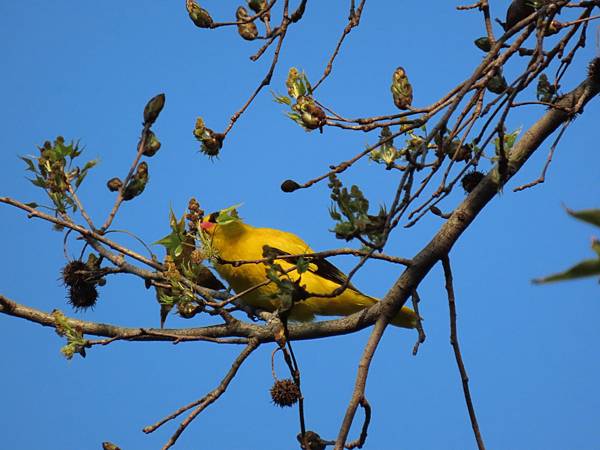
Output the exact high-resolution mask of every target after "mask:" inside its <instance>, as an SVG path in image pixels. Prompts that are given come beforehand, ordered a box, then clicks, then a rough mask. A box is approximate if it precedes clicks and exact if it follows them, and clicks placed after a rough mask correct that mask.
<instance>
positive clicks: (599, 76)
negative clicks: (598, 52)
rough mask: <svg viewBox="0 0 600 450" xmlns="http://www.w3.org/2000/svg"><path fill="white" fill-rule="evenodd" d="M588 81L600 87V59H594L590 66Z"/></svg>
mask: <svg viewBox="0 0 600 450" xmlns="http://www.w3.org/2000/svg"><path fill="white" fill-rule="evenodd" d="M588 80H589V82H590V83H592V84H594V85H600V58H594V59H592V61H591V62H590V64H589V65H588Z"/></svg>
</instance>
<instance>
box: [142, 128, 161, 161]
mask: <svg viewBox="0 0 600 450" xmlns="http://www.w3.org/2000/svg"><path fill="white" fill-rule="evenodd" d="M159 149H160V141H159V140H158V138H157V137H156V135H155V134H154V132H152V131H150V132H149V133H148V135H147V136H146V141H145V142H144V152H143V155H144V156H148V157H151V156H154V155H155V154H156V152H157V151H158V150H159Z"/></svg>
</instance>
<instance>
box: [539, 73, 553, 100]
mask: <svg viewBox="0 0 600 450" xmlns="http://www.w3.org/2000/svg"><path fill="white" fill-rule="evenodd" d="M536 97H537V99H538V100H539V101H540V102H545V103H551V102H553V101H555V100H556V87H555V86H554V85H552V84H550V81H548V77H547V76H546V74H545V73H543V74H541V75H540V77H539V78H538V83H537V89H536Z"/></svg>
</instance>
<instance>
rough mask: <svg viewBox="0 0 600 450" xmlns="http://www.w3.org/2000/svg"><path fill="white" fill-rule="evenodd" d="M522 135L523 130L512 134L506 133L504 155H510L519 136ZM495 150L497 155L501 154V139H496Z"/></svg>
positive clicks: (519, 129)
mask: <svg viewBox="0 0 600 450" xmlns="http://www.w3.org/2000/svg"><path fill="white" fill-rule="evenodd" d="M520 133H521V128H518V129H516V130H515V131H513V132H512V133H504V139H503V142H504V146H503V148H504V153H505V154H506V155H508V154H509V153H510V150H511V149H512V148H513V147H514V145H515V142H516V141H517V136H519V134H520ZM494 149H495V151H496V155H499V154H500V138H499V137H496V138H494Z"/></svg>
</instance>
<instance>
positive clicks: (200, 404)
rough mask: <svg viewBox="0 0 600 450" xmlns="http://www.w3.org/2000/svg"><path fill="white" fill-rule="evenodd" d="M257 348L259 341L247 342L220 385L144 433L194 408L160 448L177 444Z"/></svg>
mask: <svg viewBox="0 0 600 450" xmlns="http://www.w3.org/2000/svg"><path fill="white" fill-rule="evenodd" d="M258 346H259V341H258V340H257V339H251V340H250V342H248V345H247V346H246V347H245V348H244V350H242V352H241V353H240V354H239V355H238V357H237V358H236V359H235V361H234V362H233V364H232V365H231V368H230V369H229V371H228V372H227V373H226V374H225V376H224V377H223V379H222V380H221V383H219V385H218V386H217V387H216V388H215V389H213V390H212V391H210V392H209V393H208V394H206V395H205V396H204V397H202V398H201V399H199V400H196V401H195V402H192V403H190V404H189V405H186V406H184V407H182V408H180V409H178V410H177V411H175V412H174V413H172V414H170V415H168V416H167V417H165V418H164V419H162V420H161V421H159V422H157V423H155V424H154V425H150V426H147V427H145V428H144V429H143V431H144V433H146V434H148V433H152V432H153V431H156V430H157V429H158V428H160V427H161V426H162V425H164V424H165V423H166V422H168V421H170V420H172V419H174V418H175V417H177V416H179V415H180V414H183V413H184V412H185V411H188V410H190V409H191V408H195V409H194V410H193V411H192V412H191V413H190V414H189V415H188V416H187V417H186V418H185V419H184V420H183V421H182V422H181V423H180V424H179V427H178V428H177V430H176V431H175V433H173V435H172V436H171V437H170V438H169V440H168V441H167V443H166V444H165V445H164V446H163V447H162V450H167V449H169V448H171V447H172V446H173V445H174V444H175V442H177V439H178V438H179V436H181V433H183V432H184V431H185V429H186V428H187V427H188V426H189V425H190V423H192V421H193V420H194V419H195V418H196V417H198V415H199V414H200V413H201V412H202V411H204V410H205V409H206V408H207V407H208V406H210V405H211V404H212V403H214V402H215V401H217V400H218V399H219V397H221V395H223V394H224V393H225V391H226V390H227V387H228V386H229V383H231V380H233V378H234V377H235V376H236V374H237V372H238V370H239V368H240V367H241V365H242V364H243V363H244V361H245V360H246V359H247V358H248V357H249V356H250V354H251V353H252V352H253V351H254V350H256V349H257V348H258Z"/></svg>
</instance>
